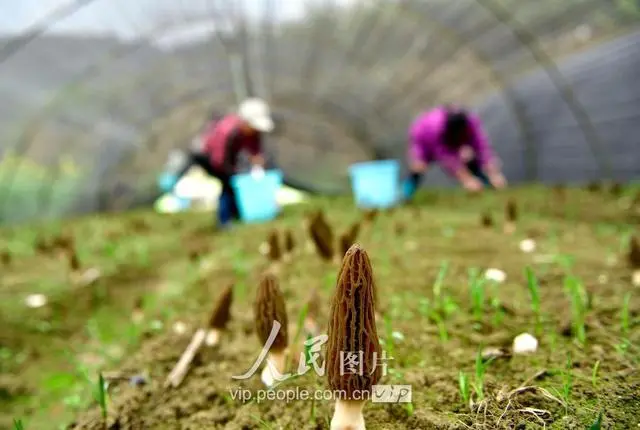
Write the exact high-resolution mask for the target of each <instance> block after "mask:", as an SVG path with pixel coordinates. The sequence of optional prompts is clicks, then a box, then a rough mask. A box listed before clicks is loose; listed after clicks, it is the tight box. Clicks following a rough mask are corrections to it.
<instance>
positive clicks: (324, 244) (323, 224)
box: [309, 212, 334, 261]
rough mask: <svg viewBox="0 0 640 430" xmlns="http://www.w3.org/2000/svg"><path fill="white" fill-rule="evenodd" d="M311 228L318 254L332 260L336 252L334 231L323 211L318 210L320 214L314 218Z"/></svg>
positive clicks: (324, 258)
mask: <svg viewBox="0 0 640 430" xmlns="http://www.w3.org/2000/svg"><path fill="white" fill-rule="evenodd" d="M309 230H310V231H309V233H310V234H311V239H313V243H314V245H315V247H316V251H317V253H318V255H319V256H320V257H321V258H322V259H323V260H326V261H331V259H332V258H333V253H334V249H333V231H332V230H331V226H330V225H329V224H328V223H327V221H326V219H325V218H324V215H323V214H322V212H318V214H317V215H316V216H315V217H314V218H313V220H312V221H311V225H310V227H309Z"/></svg>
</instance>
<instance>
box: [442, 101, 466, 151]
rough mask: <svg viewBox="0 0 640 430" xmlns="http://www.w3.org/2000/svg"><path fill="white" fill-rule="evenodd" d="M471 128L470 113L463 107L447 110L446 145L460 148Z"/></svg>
mask: <svg viewBox="0 0 640 430" xmlns="http://www.w3.org/2000/svg"><path fill="white" fill-rule="evenodd" d="M468 130H469V114H468V113H467V112H466V111H465V110H462V109H449V110H447V120H446V125H445V129H444V139H443V141H444V143H445V145H447V146H449V147H452V148H458V147H460V146H461V145H462V144H463V143H464V141H465V137H466V134H467V131H468Z"/></svg>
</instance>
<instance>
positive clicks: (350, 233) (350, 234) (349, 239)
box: [338, 222, 360, 256]
mask: <svg viewBox="0 0 640 430" xmlns="http://www.w3.org/2000/svg"><path fill="white" fill-rule="evenodd" d="M359 233H360V223H359V222H355V223H353V225H351V227H350V228H349V230H347V231H345V232H344V233H343V234H342V235H340V238H339V239H338V242H339V246H340V250H341V251H342V256H344V255H345V254H346V253H347V251H348V250H349V248H351V245H353V244H354V243H355V242H356V240H357V239H358V234H359Z"/></svg>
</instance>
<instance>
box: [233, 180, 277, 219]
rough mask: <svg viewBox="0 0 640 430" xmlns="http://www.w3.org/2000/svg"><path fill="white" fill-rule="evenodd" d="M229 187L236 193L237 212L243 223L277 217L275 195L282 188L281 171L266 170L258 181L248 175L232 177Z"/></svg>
mask: <svg viewBox="0 0 640 430" xmlns="http://www.w3.org/2000/svg"><path fill="white" fill-rule="evenodd" d="M231 186H232V187H233V188H234V190H235V192H236V199H237V203H238V210H239V211H240V218H241V219H242V221H243V222H247V223H250V222H264V221H269V220H272V219H274V218H275V217H276V216H277V215H278V212H279V207H278V202H277V201H276V193H277V192H278V190H279V189H280V187H281V186H282V171H280V170H267V171H266V172H264V176H263V177H262V178H259V179H255V178H254V177H253V176H251V175H250V174H248V173H244V174H239V175H234V176H233V177H232V178H231Z"/></svg>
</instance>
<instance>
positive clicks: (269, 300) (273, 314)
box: [254, 274, 289, 387]
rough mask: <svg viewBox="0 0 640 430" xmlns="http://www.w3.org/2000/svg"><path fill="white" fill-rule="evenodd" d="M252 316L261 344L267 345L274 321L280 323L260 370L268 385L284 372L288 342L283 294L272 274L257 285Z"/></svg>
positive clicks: (263, 380)
mask: <svg viewBox="0 0 640 430" xmlns="http://www.w3.org/2000/svg"><path fill="white" fill-rule="evenodd" d="M254 316H255V321H256V333H257V334H258V338H259V339H260V342H261V343H262V345H267V342H268V341H269V336H270V334H271V330H272V329H273V327H274V323H275V322H278V323H279V324H280V329H279V331H278V333H277V334H276V337H275V339H273V342H272V343H271V348H270V350H269V352H268V354H267V365H266V366H265V367H264V369H263V371H262V382H263V383H264V384H265V385H266V386H268V387H270V386H271V385H273V383H274V382H275V380H276V379H278V375H282V374H284V371H285V363H286V350H287V346H288V344H289V338H288V320H287V311H286V307H285V304H284V296H283V295H282V292H281V291H280V287H279V286H278V280H277V278H276V277H275V276H273V275H272V274H266V275H265V276H264V277H263V278H262V281H261V282H260V285H259V286H258V293H257V297H256V302H255V307H254ZM276 372H277V373H276Z"/></svg>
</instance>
